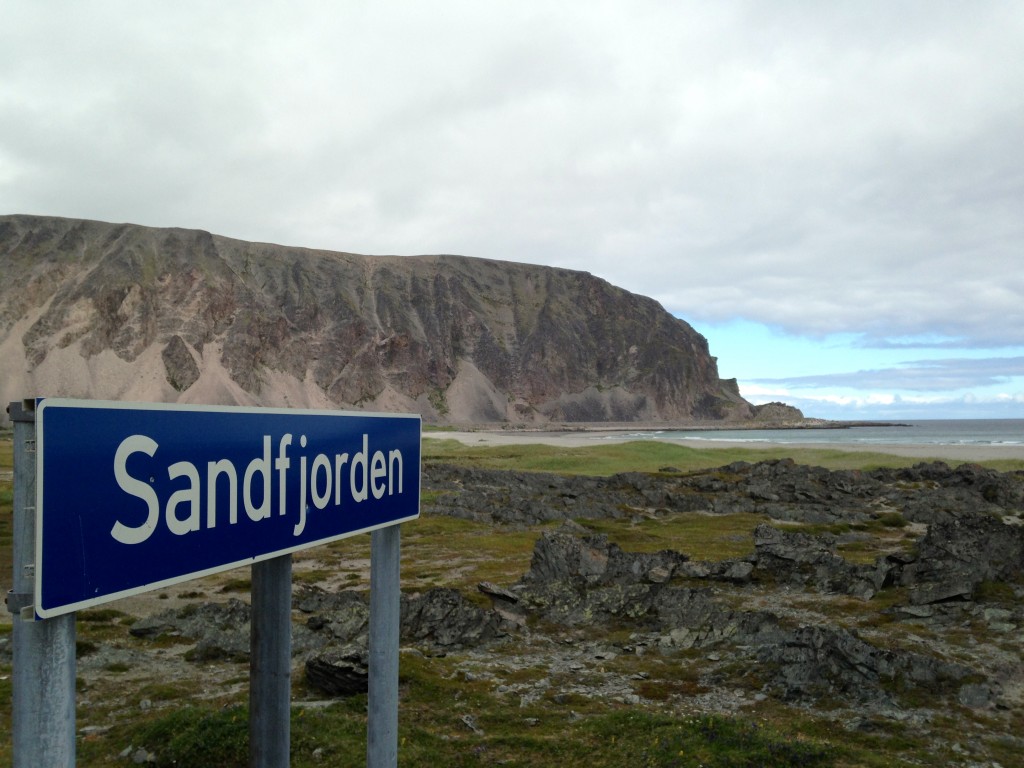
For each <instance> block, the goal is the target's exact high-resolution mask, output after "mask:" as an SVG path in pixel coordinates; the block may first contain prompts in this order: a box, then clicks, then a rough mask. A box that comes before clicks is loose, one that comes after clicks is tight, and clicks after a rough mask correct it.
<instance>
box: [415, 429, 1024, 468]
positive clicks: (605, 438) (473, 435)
mask: <svg viewBox="0 0 1024 768" xmlns="http://www.w3.org/2000/svg"><path fill="white" fill-rule="evenodd" d="M423 436H424V437H425V438H428V439H431V438H434V439H445V440H458V441H459V442H460V443H464V444H466V445H530V444H542V445H562V446H566V447H571V448H577V447H582V446H588V445H601V444H607V443H611V442H614V443H624V442H628V441H630V440H635V439H636V438H635V437H633V436H631V435H630V434H627V433H624V432H622V431H620V430H607V431H605V430H600V429H593V430H585V431H573V432H509V431H487V430H480V431H472V432H470V431H464V432H424V433H423ZM666 442H672V443H676V444H677V445H685V446H688V447H690V448H700V449H708V448H740V447H742V448H747V449H750V450H753V451H756V450H766V451H767V450H772V451H775V452H777V450H778V448H779V447H780V446H784V447H786V448H791V449H794V450H797V449H809V450H836V451H869V452H874V453H889V454H892V455H895V456H905V457H910V458H921V459H929V458H931V459H944V460H946V461H949V462H957V463H962V462H972V461H992V460H996V459H1022V460H1024V445H937V444H934V443H921V444H914V443H910V444H891V443H877V444H876V443H849V444H846V443H844V444H841V445H840V444H829V445H823V444H821V443H800V442H786V443H771V444H766V443H755V442H751V443H737V442H735V441H727V440H714V439H706V438H700V439H685V438H681V439H674V440H666Z"/></svg>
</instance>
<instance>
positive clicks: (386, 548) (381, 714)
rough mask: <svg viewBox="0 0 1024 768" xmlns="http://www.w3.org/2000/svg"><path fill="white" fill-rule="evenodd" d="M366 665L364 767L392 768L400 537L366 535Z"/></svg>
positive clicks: (384, 532) (393, 530) (384, 531)
mask: <svg viewBox="0 0 1024 768" xmlns="http://www.w3.org/2000/svg"><path fill="white" fill-rule="evenodd" d="M370 536H371V539H370V666H369V677H370V679H369V699H368V701H367V709H368V712H367V722H366V768H395V766H397V765H398V629H399V619H400V599H399V568H400V563H401V534H400V528H399V526H397V525H392V526H390V527H389V528H381V529H379V530H376V531H374V532H373V533H372V534H370Z"/></svg>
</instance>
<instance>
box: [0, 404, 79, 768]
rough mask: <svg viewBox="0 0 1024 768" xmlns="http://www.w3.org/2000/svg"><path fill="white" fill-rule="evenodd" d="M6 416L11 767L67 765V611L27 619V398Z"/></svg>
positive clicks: (32, 447) (30, 577) (31, 464)
mask: <svg viewBox="0 0 1024 768" xmlns="http://www.w3.org/2000/svg"><path fill="white" fill-rule="evenodd" d="M7 412H8V413H9V414H10V417H11V421H13V422H14V537H13V539H14V541H13V544H14V581H13V585H14V588H13V589H12V590H11V591H10V593H8V595H7V607H8V610H10V611H11V613H12V614H13V626H12V640H13V642H14V658H13V671H12V677H13V679H12V683H13V693H12V699H13V701H12V705H13V706H12V710H13V712H12V715H11V721H12V723H11V726H12V728H11V731H12V733H11V742H12V748H13V751H14V763H13V765H14V768H39V766H44V765H45V766H47V767H48V768H51V767H52V768H74V765H75V615H74V614H73V613H69V614H66V615H63V616H58V617H56V618H52V619H47V620H45V621H35V615H34V609H33V603H34V591H33V590H34V582H35V536H36V515H35V504H36V501H35V498H36V496H35V493H36V425H35V409H34V408H33V403H32V402H31V401H27V402H25V403H11V405H10V407H9V408H8V409H7Z"/></svg>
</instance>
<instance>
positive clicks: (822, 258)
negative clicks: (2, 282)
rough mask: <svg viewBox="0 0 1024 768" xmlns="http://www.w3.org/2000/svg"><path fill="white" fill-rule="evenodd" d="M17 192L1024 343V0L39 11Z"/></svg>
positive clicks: (3, 73)
mask: <svg viewBox="0 0 1024 768" xmlns="http://www.w3.org/2000/svg"><path fill="white" fill-rule="evenodd" d="M7 11H8V12H7V14H6V15H5V24H4V25H3V27H2V28H0V108H2V110H3V114H4V116H5V119H4V120H3V121H2V123H0V211H2V212H9V213H14V212H25V213H39V214H53V215H64V216H83V217H90V218H100V219H105V220H114V221H133V222H137V223H141V224H151V225H167V226H170V225H174V226H186V227H198V228H204V229H209V230H211V231H214V232H218V233H220V234H225V235H229V236H234V237H241V238H245V239H254V240H270V241H276V242H283V243H287V244H294V245H305V246H311V247H323V248H333V249H337V250H354V251H363V252H389V253H425V252H454V253H464V254H467V255H473V256H482V257H493V258H503V259H511V260H516V261H528V262H536V263H548V264H557V265H560V266H567V267H572V268H578V269H586V270H589V271H591V272H594V273H596V274H599V275H601V276H602V277H605V278H607V279H609V280H610V281H611V282H613V283H615V284H617V285H621V286H623V287H626V288H629V289H630V290H633V291H636V292H639V293H644V294H647V295H652V296H654V297H655V298H657V299H658V300H659V301H661V302H662V303H663V304H665V306H666V307H667V308H668V309H670V310H672V311H676V312H678V313H679V314H680V315H681V316H683V317H687V318H692V319H695V320H703V321H706V322H720V321H725V320H728V319H730V318H735V317H744V318H747V319H749V320H752V321H756V322H760V323H765V324H768V325H771V326H773V327H775V328H780V329H783V330H785V331H787V332H789V333H791V334H799V335H804V336H822V337H823V336H827V335H829V334H836V333H850V334H860V335H861V337H862V339H863V340H864V342H865V343H876V344H884V343H885V342H886V340H889V339H897V338H904V337H908V336H911V337H918V336H922V335H932V336H937V337H941V338H943V339H956V340H957V343H958V344H960V345H961V346H962V347H964V348H970V347H978V346H985V347H988V348H991V349H996V348H1000V347H1006V346H1021V345H1024V300H1022V299H1024V273H1022V272H1021V270H1020V268H1019V267H1020V262H1021V248H1022V244H1024V217H1021V216H1020V211H1021V210H1024V143H1022V142H1021V141H1020V128H1021V125H1022V124H1024V67H1020V66H1019V58H1020V50H1021V49H1022V47H1024V7H1022V6H1021V5H1019V4H1013V3H1002V2H996V1H995V0H993V1H991V2H986V1H984V0H979V1H978V2H973V3H970V4H964V3H954V2H944V1H940V2H936V3H917V2H909V1H908V2H897V3H885V4H874V3H873V4H849V3H846V4H816V5H808V4H806V3H802V2H800V3H797V2H785V1H783V2H775V3H770V4H768V3H755V2H743V1H742V0H732V1H725V2H720V3H712V4H708V3H698V2H678V3H671V4H665V3H658V2H653V1H646V0H641V1H640V2H628V3H627V2H598V3H582V2H569V3H559V4H551V3H541V2H539V1H538V2H531V1H530V0H520V1H519V2H515V3H512V2H495V3H486V4H481V3H470V2H446V3H437V2H423V3H415V4H411V3H397V2H387V1H382V2H374V3H369V2H361V1H357V0H351V1H349V2H341V3H325V2H315V1H312V0H300V1H298V2H291V3H287V4H285V3H280V2H270V3H259V4H252V3H245V4H243V3H240V2H223V3H215V4H210V3H203V2H196V1H194V0H190V1H186V2H180V3H165V4H158V5H154V4H126V3H122V2H113V1H112V0H110V1H107V2H94V3H89V4H88V5H83V4H80V3H73V2H53V3H45V4H29V3H20V4H15V5H14V6H13V7H11V8H8V9H7Z"/></svg>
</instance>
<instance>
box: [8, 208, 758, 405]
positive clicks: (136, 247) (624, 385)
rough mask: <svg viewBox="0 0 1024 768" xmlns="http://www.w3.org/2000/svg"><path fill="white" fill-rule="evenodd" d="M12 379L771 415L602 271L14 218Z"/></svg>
mask: <svg viewBox="0 0 1024 768" xmlns="http://www.w3.org/2000/svg"><path fill="white" fill-rule="evenodd" d="M0 264H2V266H3V271H4V273H5V275H6V278H5V280H4V281H3V285H2V286H0V359H3V360H4V368H5V374H4V376H3V379H2V381H0V388H2V390H3V392H2V394H3V395H4V396H6V397H7V398H8V400H13V399H20V398H22V397H27V396H44V395H46V396H68V397H90V398H98V399H124V400H149V401H162V402H186V403H208V404H214V405H220V404H242V405H267V406H269V405H273V406H291V407H318V408H319V407H323V408H352V409H363V410H381V411H396V410H403V411H413V412H419V413H421V414H422V415H423V416H424V418H425V420H427V421H429V422H436V423H442V424H445V423H450V424H478V423H507V424H533V425H536V424H541V425H542V424H545V423H551V422H606V421H616V422H632V421H646V422H659V421H690V420H730V421H733V420H734V421H744V420H749V419H751V418H753V416H754V410H753V408H752V406H751V405H750V404H749V403H748V402H747V401H746V400H744V399H743V398H742V397H741V396H740V393H739V389H738V386H737V385H736V382H735V380H722V379H720V378H719V377H718V370H717V361H716V359H715V358H714V357H712V356H711V354H710V351H709V349H708V345H707V340H706V339H705V338H704V337H703V336H701V335H700V334H699V333H697V332H696V331H695V330H694V329H693V328H692V327H691V326H689V324H687V323H686V322H685V321H683V320H680V319H678V318H676V317H674V316H672V315H670V314H669V313H668V312H666V311H665V310H664V309H663V308H662V307H661V305H659V304H658V303H657V302H656V301H654V300H653V299H650V298H648V297H644V296H639V295H636V294H632V293H630V292H628V291H625V290H624V289H621V288H617V287H615V286H613V285H611V284H610V283H608V282H607V281H605V280H603V279H601V278H598V277H595V276H593V275H591V274H589V273H586V272H579V271H574V270H568V269H563V268H556V267H545V266H538V265H531V264H527V263H523V262H505V261H494V260H488V259H480V258H475V257H466V256H455V255H426V256H386V255H374V256H363V255H359V254H352V253H346V252H341V251H324V250H316V249H310V248H301V247H294V246H280V245H274V244H270V243H256V242H248V241H243V240H236V239H232V238H227V237H222V236H220V235H213V234H211V233H209V232H206V231H203V230H190V229H182V228H154V227H143V226H139V225H134V224H109V223H105V222H97V221H90V220H82V219H65V218H56V217H45V216H28V215H13V216H0Z"/></svg>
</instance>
